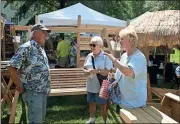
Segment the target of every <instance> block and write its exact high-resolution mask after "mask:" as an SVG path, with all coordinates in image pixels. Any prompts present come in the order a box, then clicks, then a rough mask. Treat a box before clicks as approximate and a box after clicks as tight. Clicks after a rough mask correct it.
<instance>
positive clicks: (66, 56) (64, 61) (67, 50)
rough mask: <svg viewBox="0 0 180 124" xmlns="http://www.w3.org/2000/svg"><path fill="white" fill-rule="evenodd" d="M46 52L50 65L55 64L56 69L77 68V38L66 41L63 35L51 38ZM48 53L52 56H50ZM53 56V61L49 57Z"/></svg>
mask: <svg viewBox="0 0 180 124" xmlns="http://www.w3.org/2000/svg"><path fill="white" fill-rule="evenodd" d="M45 49H46V52H47V56H48V59H49V62H50V64H51V63H53V64H55V67H54V68H74V67H76V56H77V40H76V38H73V39H70V41H69V40H65V39H64V37H62V36H61V35H58V36H56V37H55V38H54V39H53V38H50V39H49V40H48V41H47V44H46V48H45ZM48 52H49V53H50V54H48ZM49 55H51V56H52V55H53V60H52V59H51V58H50V57H49Z"/></svg>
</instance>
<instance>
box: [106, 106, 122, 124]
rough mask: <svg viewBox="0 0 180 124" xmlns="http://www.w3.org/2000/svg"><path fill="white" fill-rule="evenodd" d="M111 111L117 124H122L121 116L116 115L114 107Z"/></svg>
mask: <svg viewBox="0 0 180 124" xmlns="http://www.w3.org/2000/svg"><path fill="white" fill-rule="evenodd" d="M109 111H110V113H111V115H112V117H113V120H114V121H115V122H116V123H117V124H120V123H121V122H120V121H119V118H120V117H119V115H117V113H116V111H115V109H114V108H113V107H110V108H109Z"/></svg>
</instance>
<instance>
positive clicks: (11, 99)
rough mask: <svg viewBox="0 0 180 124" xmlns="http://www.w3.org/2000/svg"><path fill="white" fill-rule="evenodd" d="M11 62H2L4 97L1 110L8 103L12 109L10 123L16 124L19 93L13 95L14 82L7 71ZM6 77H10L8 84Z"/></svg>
mask: <svg viewBox="0 0 180 124" xmlns="http://www.w3.org/2000/svg"><path fill="white" fill-rule="evenodd" d="M8 62H9V61H1V70H2V71H1V86H2V87H1V88H2V93H3V97H2V99H1V108H3V105H4V103H5V102H6V101H7V102H8V103H9V108H10V117H9V123H14V119H15V114H16V105H17V102H18V99H19V92H18V91H15V93H14V95H13V94H12V92H11V90H10V87H11V86H12V84H13V81H12V80H11V78H10V75H9V73H8V71H7V69H6V67H7V64H8ZM4 77H9V82H8V83H7V82H6V81H5V79H4Z"/></svg>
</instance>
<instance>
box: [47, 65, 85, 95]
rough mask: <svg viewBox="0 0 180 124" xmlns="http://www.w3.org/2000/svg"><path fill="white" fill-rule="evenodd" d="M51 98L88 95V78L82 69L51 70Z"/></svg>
mask: <svg viewBox="0 0 180 124" xmlns="http://www.w3.org/2000/svg"><path fill="white" fill-rule="evenodd" d="M50 77H51V93H50V96H65V95H82V94H86V93H87V91H86V77H85V75H84V72H83V69H82V68H62V69H50Z"/></svg>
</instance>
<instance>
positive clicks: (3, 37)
mask: <svg viewBox="0 0 180 124" xmlns="http://www.w3.org/2000/svg"><path fill="white" fill-rule="evenodd" d="M1 21H2V22H1V23H2V25H1V26H2V27H1V28H2V29H1V35H2V36H1V37H2V41H3V46H2V48H3V60H5V57H6V54H5V31H4V27H5V20H4V18H2V19H1Z"/></svg>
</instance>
